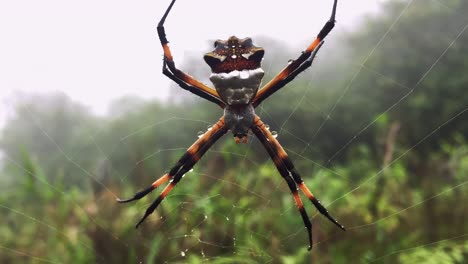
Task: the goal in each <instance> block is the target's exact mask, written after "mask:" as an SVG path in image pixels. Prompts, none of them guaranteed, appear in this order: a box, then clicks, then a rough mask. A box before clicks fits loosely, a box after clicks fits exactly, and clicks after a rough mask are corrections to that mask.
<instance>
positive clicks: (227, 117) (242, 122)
mask: <svg viewBox="0 0 468 264" xmlns="http://www.w3.org/2000/svg"><path fill="white" fill-rule="evenodd" d="M254 118H255V110H254V107H253V106H252V104H247V105H232V106H231V105H228V106H226V108H224V122H225V124H226V126H227V127H228V128H229V129H230V130H231V131H232V133H233V134H234V137H236V138H239V139H241V138H244V137H246V136H247V133H248V132H249V129H250V127H251V126H252V125H253V122H254Z"/></svg>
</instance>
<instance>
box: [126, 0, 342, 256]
mask: <svg viewBox="0 0 468 264" xmlns="http://www.w3.org/2000/svg"><path fill="white" fill-rule="evenodd" d="M175 1H176V0H172V2H171V3H170V5H169V7H168V8H167V10H166V12H165V13H164V15H163V17H162V18H161V20H160V21H159V23H158V27H157V30H158V36H159V39H160V41H161V45H162V48H163V50H164V60H163V67H162V72H163V74H164V75H166V76H167V77H169V78H170V79H171V80H173V81H174V82H176V83H177V84H178V85H179V86H180V87H182V88H183V89H185V90H188V91H190V92H192V93H194V94H196V95H198V96H200V97H202V98H204V99H206V100H208V101H210V102H213V103H215V104H217V105H219V106H220V107H221V108H222V109H223V110H224V115H223V116H222V117H221V118H220V119H219V121H218V122H217V123H216V124H214V125H213V126H212V127H211V129H209V130H208V131H207V132H206V133H204V134H203V135H202V136H201V137H200V138H199V139H198V140H197V141H195V143H194V144H193V145H192V146H190V147H189V148H188V149H187V151H186V152H185V154H184V155H183V156H182V157H181V158H180V159H179V161H178V162H177V163H176V164H175V166H174V167H172V168H171V170H170V171H169V173H167V174H165V175H163V176H162V177H160V178H159V179H157V180H156V181H155V182H153V183H152V184H151V185H150V186H149V187H147V188H146V189H144V190H141V191H139V192H137V193H136V194H135V195H134V197H132V198H130V199H125V200H121V199H117V201H118V202H120V203H127V202H131V201H135V200H139V199H141V198H142V197H144V196H146V195H147V194H148V193H150V192H152V191H153V190H154V189H156V188H157V187H159V186H161V185H162V184H163V183H165V182H168V181H169V184H168V185H167V186H166V187H165V188H164V189H163V190H162V192H161V194H160V195H159V196H158V198H157V199H156V200H154V202H153V203H152V204H151V205H150V206H149V207H148V209H147V210H146V212H145V214H144V216H143V217H142V218H141V220H140V221H139V222H138V223H137V225H136V227H137V228H138V226H139V225H140V224H141V223H143V221H144V220H145V219H146V218H147V217H148V216H149V215H150V214H151V213H153V211H154V210H155V209H156V208H157V207H158V205H159V204H160V203H161V201H162V200H163V199H164V198H165V197H166V196H167V195H168V194H169V192H170V191H171V190H172V189H173V188H174V187H175V186H176V185H177V183H178V182H179V181H180V180H181V179H182V177H183V176H184V174H185V173H187V172H188V171H189V170H191V169H192V167H193V166H194V165H195V164H196V163H197V161H198V160H200V158H201V157H202V156H203V154H205V152H206V151H207V150H208V149H209V148H210V147H211V146H212V145H213V144H214V143H215V142H216V141H217V140H218V139H219V138H220V137H221V136H223V135H224V134H225V133H227V132H228V131H229V130H231V131H232V133H233V135H234V140H235V142H236V143H240V142H242V143H246V142H247V135H248V133H249V131H252V132H253V134H255V136H256V137H257V138H258V139H259V140H260V142H261V143H262V145H263V146H264V147H265V149H266V150H267V152H268V154H269V155H270V157H271V159H272V160H273V162H274V164H275V165H276V168H277V169H278V171H279V173H280V174H281V176H282V177H283V178H284V180H285V181H286V183H287V184H288V187H289V189H290V191H291V193H292V195H293V197H294V200H295V202H296V204H297V206H298V208H299V212H300V214H301V217H302V220H303V222H304V225H305V227H306V229H307V232H308V238H309V246H308V249H309V250H310V249H311V248H312V223H311V222H310V220H309V217H308V215H307V213H306V211H305V209H304V205H303V203H302V200H301V198H300V196H299V194H298V189H300V190H301V191H302V192H303V193H304V194H305V196H306V197H307V198H308V199H309V200H310V201H311V202H312V203H313V205H314V206H315V207H316V208H317V210H318V211H319V212H320V213H321V214H322V215H324V216H325V217H327V218H328V219H329V220H330V221H331V222H332V223H334V224H335V225H336V226H338V227H339V228H341V229H342V230H345V228H344V226H342V225H341V224H340V223H338V221H336V220H335V219H334V218H333V217H332V216H331V215H330V214H329V213H328V211H327V209H325V207H324V206H323V205H322V204H321V203H320V201H319V200H318V199H317V198H316V197H315V196H314V195H313V194H312V192H311V191H310V190H309V188H307V186H306V185H305V184H304V181H303V180H302V178H301V176H300V175H299V173H298V172H297V170H296V169H295V168H294V165H293V163H292V161H291V159H290V158H289V157H288V155H287V154H286V152H285V151H284V149H283V147H282V146H281V145H280V143H279V142H278V140H277V139H276V138H275V136H273V134H272V133H271V132H270V131H269V129H268V127H267V126H266V125H265V124H264V123H263V122H262V120H260V117H258V116H257V115H256V114H255V108H256V107H257V106H258V105H260V103H261V102H263V100H265V99H267V98H268V97H269V96H270V95H272V94H273V93H275V92H276V91H278V90H279V89H281V88H282V87H284V86H285V85H286V84H288V83H289V82H291V81H292V80H293V79H294V78H295V77H296V76H297V75H298V74H300V73H301V72H303V71H304V70H305V69H307V68H308V67H310V66H311V65H312V61H313V60H314V58H315V55H316V54H317V52H318V50H319V49H320V47H321V46H322V45H323V43H324V42H323V40H324V38H325V37H326V36H327V35H328V33H330V31H331V30H332V29H333V27H334V26H335V13H336V6H337V0H334V3H333V8H332V13H331V17H330V19H329V20H328V21H327V22H326V23H325V25H324V26H323V28H322V30H321V31H320V33H319V34H318V35H317V37H316V38H315V40H314V41H313V42H312V43H311V44H310V45H309V46H308V47H307V48H306V50H305V51H303V52H302V54H301V55H300V56H299V57H298V58H297V59H296V60H293V61H291V62H290V63H289V64H288V65H287V66H286V67H285V68H283V69H282V70H281V71H280V72H279V73H278V74H277V75H276V76H275V77H274V78H273V79H272V80H271V81H270V82H268V83H267V84H266V85H264V86H263V87H262V88H261V89H259V86H260V83H261V81H262V78H263V75H264V71H263V70H262V68H261V66H260V64H261V61H262V59H263V55H264V53H265V51H264V50H263V48H261V47H256V46H254V45H253V43H252V39H251V38H244V39H239V38H237V37H235V36H231V37H229V38H228V39H227V40H216V41H215V42H214V50H213V51H211V52H208V53H206V54H205V56H204V60H205V62H206V63H207V64H208V66H209V67H210V68H211V72H212V74H211V76H210V80H211V82H212V83H213V85H214V87H215V89H212V88H209V87H208V86H206V85H205V84H203V83H201V82H200V81H197V80H196V79H194V78H193V77H191V76H190V75H188V74H186V73H184V72H183V71H181V70H179V69H178V68H177V67H176V66H175V63H174V60H173V57H172V54H171V50H170V48H169V46H168V40H167V39H166V33H165V30H164V22H165V20H166V18H167V16H168V14H169V12H170V11H171V9H172V6H173V5H174V3H175ZM298 187H299V188H298Z"/></svg>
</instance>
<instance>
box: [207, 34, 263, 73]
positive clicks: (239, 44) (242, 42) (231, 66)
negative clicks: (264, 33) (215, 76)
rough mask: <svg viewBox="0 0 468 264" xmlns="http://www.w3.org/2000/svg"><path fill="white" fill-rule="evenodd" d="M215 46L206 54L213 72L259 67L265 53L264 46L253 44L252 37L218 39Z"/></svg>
mask: <svg viewBox="0 0 468 264" xmlns="http://www.w3.org/2000/svg"><path fill="white" fill-rule="evenodd" d="M214 47H215V49H214V50H213V51H211V52H208V53H206V54H205V56H204V59H205V61H206V63H207V64H208V65H209V66H210V67H211V71H212V72H213V73H222V72H225V73H228V72H231V71H234V70H238V71H242V70H253V69H258V68H260V64H261V62H262V58H263V55H264V54H265V51H264V50H263V48H260V47H256V46H254V45H253V43H252V39H251V38H244V39H239V38H237V37H235V36H232V37H230V38H229V39H228V40H216V41H215V43H214Z"/></svg>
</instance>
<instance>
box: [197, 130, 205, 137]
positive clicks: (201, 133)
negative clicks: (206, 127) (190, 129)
mask: <svg viewBox="0 0 468 264" xmlns="http://www.w3.org/2000/svg"><path fill="white" fill-rule="evenodd" d="M204 134H205V132H203V131H198V132H197V136H198V138H201V137H202V136H203V135H204Z"/></svg>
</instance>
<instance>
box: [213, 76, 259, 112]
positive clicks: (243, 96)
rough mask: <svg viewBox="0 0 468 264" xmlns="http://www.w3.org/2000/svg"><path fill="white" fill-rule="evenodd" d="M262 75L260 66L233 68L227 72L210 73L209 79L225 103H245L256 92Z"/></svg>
mask: <svg viewBox="0 0 468 264" xmlns="http://www.w3.org/2000/svg"><path fill="white" fill-rule="evenodd" d="M263 75H264V72H263V70H262V69H261V68H257V69H253V70H241V71H238V70H234V71H231V72H228V73H225V72H221V73H212V74H211V76H210V80H211V82H213V85H214V86H215V88H216V91H217V92H218V94H219V96H220V97H221V99H222V100H223V101H224V102H225V103H226V104H227V105H246V104H249V103H250V101H251V100H252V99H253V98H254V97H255V95H256V94H257V91H258V87H259V86H260V83H261V82H262V78H263Z"/></svg>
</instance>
